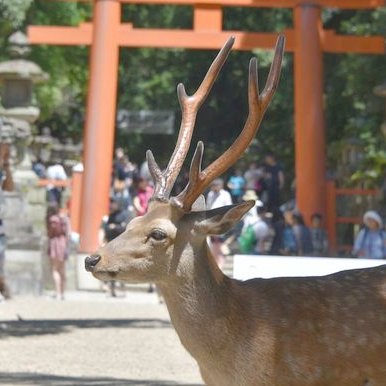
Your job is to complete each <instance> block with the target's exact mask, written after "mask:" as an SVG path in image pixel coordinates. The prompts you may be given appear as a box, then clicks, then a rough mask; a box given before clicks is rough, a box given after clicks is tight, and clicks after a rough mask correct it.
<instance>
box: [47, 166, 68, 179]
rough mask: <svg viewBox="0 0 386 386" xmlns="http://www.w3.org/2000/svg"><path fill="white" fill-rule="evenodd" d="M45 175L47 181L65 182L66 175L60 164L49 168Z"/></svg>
mask: <svg viewBox="0 0 386 386" xmlns="http://www.w3.org/2000/svg"><path fill="white" fill-rule="evenodd" d="M46 174H47V178H48V179H49V180H67V174H66V172H65V170H64V167H63V166H62V165H60V164H55V165H52V166H49V167H48V168H47V172H46Z"/></svg>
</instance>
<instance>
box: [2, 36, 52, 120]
mask: <svg viewBox="0 0 386 386" xmlns="http://www.w3.org/2000/svg"><path fill="white" fill-rule="evenodd" d="M8 42H9V48H8V51H9V54H10V56H11V57H12V59H11V60H7V61H4V62H1V63H0V83H1V84H2V90H1V106H0V115H1V116H4V117H8V118H15V119H21V120H23V121H26V122H28V123H33V122H35V121H36V119H37V118H38V117H39V114H40V111H39V108H38V107H36V106H33V103H32V88H33V84H34V83H38V82H42V81H44V80H47V79H48V76H47V74H46V73H45V72H43V71H42V69H41V68H40V67H39V66H38V65H37V64H36V63H34V62H31V61H30V60H27V59H26V58H25V57H26V55H28V54H29V52H30V47H29V45H28V41H27V37H26V36H25V35H24V34H23V33H22V32H20V31H18V32H15V33H14V34H12V35H11V36H10V38H9V40H8Z"/></svg>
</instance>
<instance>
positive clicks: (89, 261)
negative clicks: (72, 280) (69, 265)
mask: <svg viewBox="0 0 386 386" xmlns="http://www.w3.org/2000/svg"><path fill="white" fill-rule="evenodd" d="M101 258H102V256H101V255H90V256H87V257H86V259H85V261H84V266H85V268H86V271H88V272H93V270H94V268H95V266H96V265H97V264H98V262H99V261H100V259H101Z"/></svg>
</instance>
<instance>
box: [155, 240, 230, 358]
mask: <svg viewBox="0 0 386 386" xmlns="http://www.w3.org/2000/svg"><path fill="white" fill-rule="evenodd" d="M193 254H194V256H193V259H192V258H190V259H189V261H188V262H184V263H186V264H184V267H183V269H182V270H181V271H180V272H179V273H178V275H176V277H174V278H173V279H172V280H171V281H168V283H164V284H162V283H161V284H160V285H159V288H160V290H161V292H162V294H163V296H164V299H165V302H166V305H167V307H168V311H169V314H170V318H171V321H172V323H173V326H174V328H175V329H176V331H177V333H178V335H179V337H180V339H181V342H182V344H183V345H184V346H185V348H186V349H187V350H188V351H189V352H190V353H191V354H192V355H193V357H195V358H196V360H198V362H199V363H200V358H201V359H202V361H203V362H205V361H207V360H208V359H209V358H208V356H211V355H212V354H213V355H214V353H217V354H216V359H215V360H217V361H218V359H219V358H218V353H219V352H222V351H223V350H222V348H223V347H224V345H225V344H226V342H224V336H227V335H228V334H227V331H228V330H229V329H230V328H231V325H232V323H231V320H232V315H233V314H234V313H237V309H235V308H237V305H235V304H230V302H231V300H230V299H232V296H230V292H231V291H232V280H231V279H229V278H228V277H227V276H225V275H224V274H223V273H222V272H221V270H220V269H219V268H218V266H217V263H216V261H215V259H214V257H213V256H212V254H211V252H210V250H209V248H208V246H207V245H206V244H205V245H204V246H202V247H201V248H197V249H195V248H193ZM198 336H199V337H200V339H197V337H198Z"/></svg>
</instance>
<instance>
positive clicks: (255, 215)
mask: <svg viewBox="0 0 386 386" xmlns="http://www.w3.org/2000/svg"><path fill="white" fill-rule="evenodd" d="M243 200H244V201H248V200H255V205H254V206H253V207H252V208H251V209H250V210H249V211H248V212H247V213H246V214H245V216H244V219H243V227H242V230H241V234H240V237H239V239H238V241H239V247H240V250H241V252H242V253H251V254H258V255H261V254H265V253H266V252H267V251H266V242H267V240H268V237H269V235H270V231H269V226H268V224H267V223H266V222H265V221H264V218H263V216H264V213H265V209H264V204H263V202H262V201H260V200H259V198H258V196H257V195H256V193H255V191H254V190H247V191H246V192H245V194H244V195H243ZM251 231H253V239H252V240H253V242H252V240H251V239H249V233H250V232H251ZM246 239H249V240H248V241H247V242H245V241H246ZM252 243H253V245H252ZM249 244H250V245H249Z"/></svg>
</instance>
